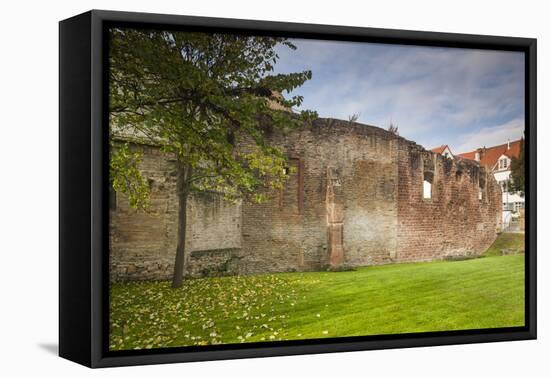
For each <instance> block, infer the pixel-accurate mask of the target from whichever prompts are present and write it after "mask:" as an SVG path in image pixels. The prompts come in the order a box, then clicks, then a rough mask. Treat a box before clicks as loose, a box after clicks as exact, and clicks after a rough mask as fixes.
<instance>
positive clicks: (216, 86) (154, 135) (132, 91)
mask: <svg viewBox="0 0 550 378" xmlns="http://www.w3.org/2000/svg"><path fill="white" fill-rule="evenodd" d="M277 45H283V46H286V47H288V48H291V49H295V46H294V45H293V44H292V43H291V42H290V41H288V40H287V39H285V38H280V37H256V36H246V35H235V34H206V33H191V32H176V31H158V30H137V29H124V28H114V29H111V30H110V54H109V63H110V72H109V75H110V81H109V86H110V89H109V109H110V126H111V133H112V134H113V135H116V136H118V137H121V138H123V139H127V140H132V141H136V142H142V143H149V144H155V145H158V146H159V147H160V148H161V149H162V150H163V151H164V152H166V153H170V154H174V155H175V156H176V157H177V161H178V164H179V166H180V167H184V166H185V167H190V168H192V172H193V174H192V177H188V181H186V183H185V185H186V187H185V190H186V191H189V192H191V191H217V192H221V193H223V194H224V195H225V196H226V197H227V198H228V199H230V200H234V199H238V198H248V199H250V200H253V201H262V200H264V199H265V198H266V196H267V194H268V193H269V191H270V189H273V188H279V187H281V186H282V183H283V182H284V180H285V179H286V176H285V175H283V174H281V172H282V169H283V168H284V166H285V164H286V157H285V156H284V153H283V151H281V150H279V149H277V148H273V147H272V146H270V139H269V135H271V132H273V131H274V130H281V131H285V130H288V129H292V128H294V127H297V126H299V125H302V124H303V122H304V120H307V119H308V117H310V118H311V117H314V116H316V114H315V113H314V112H302V114H301V115H298V114H294V113H292V112H288V111H281V110H275V109H273V108H272V107H271V106H270V101H272V102H275V103H278V104H279V105H281V106H283V107H284V108H286V109H290V108H293V107H299V106H300V105H301V103H302V101H303V99H302V97H300V96H294V97H290V98H289V99H285V98H283V97H282V96H274V95H273V93H274V92H279V93H282V92H287V93H290V92H291V91H292V90H294V89H295V88H297V87H299V86H301V85H302V84H303V83H304V82H305V81H307V80H309V79H311V77H312V73H311V71H304V72H298V73H289V74H277V75H273V74H272V72H273V70H274V65H275V64H276V62H277V59H278V56H277V54H276V52H275V47H276V46H277ZM119 157H125V158H126V160H125V162H123V161H122V159H119V160H117V161H116V162H115V163H114V167H113V169H112V170H111V174H112V175H114V176H115V178H114V179H113V180H114V182H115V184H116V185H117V188H119V189H120V190H124V191H125V193H128V194H129V198H130V199H131V205H132V206H133V207H136V208H143V206H144V205H143V204H144V203H145V202H144V200H145V197H146V191H145V190H144V189H143V188H144V187H143V186H142V185H141V184H142V183H143V180H142V178H141V177H139V175H138V174H137V173H136V172H135V171H134V170H131V167H134V166H135V165H136V164H135V163H136V162H137V161H138V160H139V159H138V157H137V156H127V155H121V156H115V155H113V158H115V159H117V158H119ZM132 179H135V180H136V181H135V183H130V181H129V180H132ZM119 189H117V190H119Z"/></svg>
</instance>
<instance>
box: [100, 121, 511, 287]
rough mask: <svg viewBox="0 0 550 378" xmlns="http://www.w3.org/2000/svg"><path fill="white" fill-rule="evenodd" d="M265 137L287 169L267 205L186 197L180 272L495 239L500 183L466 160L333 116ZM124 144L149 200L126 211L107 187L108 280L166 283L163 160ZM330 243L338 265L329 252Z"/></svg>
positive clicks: (446, 247) (439, 253)
mask: <svg viewBox="0 0 550 378" xmlns="http://www.w3.org/2000/svg"><path fill="white" fill-rule="evenodd" d="M272 143H273V144H275V145H278V146H280V147H282V148H283V149H284V150H285V151H286V153H287V156H288V157H289V165H290V166H291V167H293V170H292V171H293V173H291V174H290V175H289V178H288V180H287V182H286V184H285V187H284V189H282V190H280V191H276V192H275V193H270V199H269V200H268V201H267V202H264V203H262V204H255V203H249V202H244V203H237V204H232V203H228V202H226V201H224V200H222V199H221V198H220V197H219V196H218V195H216V194H213V193H206V194H201V195H195V196H194V197H192V198H191V199H190V200H189V204H188V206H189V207H188V217H189V221H188V229H187V235H188V238H187V239H188V240H187V245H186V247H187V250H188V251H190V252H189V253H190V255H189V256H190V260H189V263H188V267H187V274H190V275H192V276H203V275H213V274H249V273H263V272H281V271H307V270H318V269H324V268H326V267H327V266H328V265H329V264H330V262H331V261H338V263H343V264H346V265H352V266H362V265H375V264H386V263H391V262H408V261H426V260H433V259H441V258H445V257H446V256H455V255H461V256H462V255H470V254H479V253H481V252H483V251H484V250H485V249H486V248H487V247H488V246H489V245H490V244H491V243H492V241H493V240H494V238H495V237H496V231H497V229H498V227H499V226H500V224H499V222H500V210H501V208H500V207H501V203H500V188H499V186H498V185H497V184H496V182H495V181H494V178H493V176H492V175H491V174H487V172H486V171H485V170H484V169H483V168H480V167H478V166H477V165H476V164H475V163H473V162H468V161H453V160H449V159H446V158H444V157H443V156H441V155H438V154H434V153H432V152H428V151H425V150H424V149H423V148H422V147H420V146H418V145H416V144H415V143H413V142H410V141H407V140H405V139H403V138H400V137H397V136H395V135H393V134H391V133H389V132H387V131H385V130H382V129H380V128H377V127H373V126H367V125H361V124H356V123H350V122H347V121H341V120H333V119H318V120H316V121H315V123H314V124H313V125H312V126H308V127H305V126H304V127H302V128H299V129H297V130H294V131H292V132H290V133H289V134H287V135H282V134H277V135H273V136H272ZM132 148H134V149H139V150H141V151H142V152H143V156H144V157H143V162H142V165H141V166H140V169H141V170H142V172H143V174H144V175H145V177H147V178H148V180H149V184H150V185H151V205H152V206H151V210H150V212H149V213H147V214H143V213H137V212H135V211H134V210H132V209H130V208H129V207H128V204H127V201H126V199H125V198H124V196H122V195H120V194H117V197H116V205H115V206H113V208H112V211H111V212H110V214H111V228H110V259H111V260H110V265H111V279H112V280H125V279H169V278H170V277H171V275H172V269H173V261H174V256H175V249H176V245H175V243H176V230H177V225H176V222H177V198H176V196H175V176H174V166H173V164H174V161H173V160H171V159H170V157H167V156H166V155H163V154H162V153H161V152H160V151H159V150H158V149H157V148H155V147H152V146H143V145H139V146H138V145H133V146H132ZM425 173H426V174H427V177H429V178H430V179H431V180H432V181H433V186H432V198H431V199H423V198H422V185H423V181H424V178H425V177H426V175H425ZM480 182H481V184H482V186H483V188H481V189H480ZM480 190H482V192H483V193H482V199H481V200H480V199H479V191H480ZM327 194H328V195H327ZM339 246H340V247H341V249H343V257H342V256H340V257H342V258H343V260H342V261H340V260H339V258H340V257H338V256H336V255H334V253H336V252H337V251H338V248H339ZM335 251H336V252H335ZM331 254H333V255H332V257H331Z"/></svg>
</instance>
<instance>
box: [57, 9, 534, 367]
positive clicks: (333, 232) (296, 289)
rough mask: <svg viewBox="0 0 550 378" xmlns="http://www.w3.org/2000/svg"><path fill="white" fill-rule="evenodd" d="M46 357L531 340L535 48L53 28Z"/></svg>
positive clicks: (309, 28) (404, 36)
mask: <svg viewBox="0 0 550 378" xmlns="http://www.w3.org/2000/svg"><path fill="white" fill-rule="evenodd" d="M59 111H60V151H59V153H60V250H59V253H60V277H59V282H60V283H59V288H60V293H59V294H60V309H59V310H60V316H59V319H60V328H59V329H60V334H59V343H60V345H59V347H60V349H59V350H60V355H61V356H62V357H65V358H67V359H70V360H73V361H75V362H78V363H81V364H84V365H87V366H90V367H107V366H117V365H136V364H154V363H166V362H183V361H199V360H213V359H229V358H243V357H262V356H275V355H288V354H305V353H322V352H336V351H352V350H367V349H381V348H401V347H413V346H428V345H445V344H456V343H474V342H490V341H505V340H524V339H533V338H535V337H536V287H535V282H536V276H535V275H536V269H535V268H536V177H535V172H536V160H535V156H536V40H534V39H527V38H513V37H496V36H480V35H464V34H444V33H432V32H415V31H401V30H383V29H370V28H353V27H341V26H327V25H308V24H292V23H278V22H265V21H246V20H233V19H216V18H202V17H187V16H172V15H158V14H142V13H123V12H111V11H90V12H88V13H85V14H82V15H79V16H75V17H73V18H70V19H67V20H64V21H61V22H60V110H59Z"/></svg>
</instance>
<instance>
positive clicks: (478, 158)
mask: <svg viewBox="0 0 550 378" xmlns="http://www.w3.org/2000/svg"><path fill="white" fill-rule="evenodd" d="M474 159H475V161H480V160H481V148H478V149H477V151H476V155H475V158H474Z"/></svg>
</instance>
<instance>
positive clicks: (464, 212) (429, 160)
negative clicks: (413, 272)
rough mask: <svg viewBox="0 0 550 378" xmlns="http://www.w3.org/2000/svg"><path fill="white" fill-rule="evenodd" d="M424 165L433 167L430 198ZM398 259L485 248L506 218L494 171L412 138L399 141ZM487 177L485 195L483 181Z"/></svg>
mask: <svg viewBox="0 0 550 378" xmlns="http://www.w3.org/2000/svg"><path fill="white" fill-rule="evenodd" d="M424 169H428V170H432V172H433V184H432V198H431V199H424V198H423V195H422V186H423V181H424ZM398 170H399V175H398V176H399V185H398V201H397V202H398V213H397V214H398V216H397V218H398V229H397V230H398V231H397V235H398V240H397V243H398V249H397V256H396V261H399V262H403V261H425V260H433V259H439V258H444V257H446V256H456V255H475V254H480V253H482V252H484V251H485V250H486V249H487V248H488V247H489V246H490V244H491V243H492V242H493V241H494V239H495V238H496V231H497V229H498V228H499V225H500V224H499V222H500V219H501V211H502V203H501V193H500V188H499V186H498V185H497V183H496V181H495V179H494V177H493V175H492V174H491V173H490V172H489V173H488V172H487V171H486V170H485V169H484V168H480V167H479V166H478V165H477V164H476V163H474V162H470V161H468V160H451V159H447V158H445V157H443V156H441V155H439V154H434V153H431V152H428V151H425V150H423V149H422V148H421V147H419V146H417V145H415V144H412V143H410V142H408V141H405V140H401V141H400V143H399V159H398ZM480 178H481V181H482V183H483V181H485V182H486V183H485V189H483V197H482V199H481V200H480V199H479V190H480V186H479V182H480Z"/></svg>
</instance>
